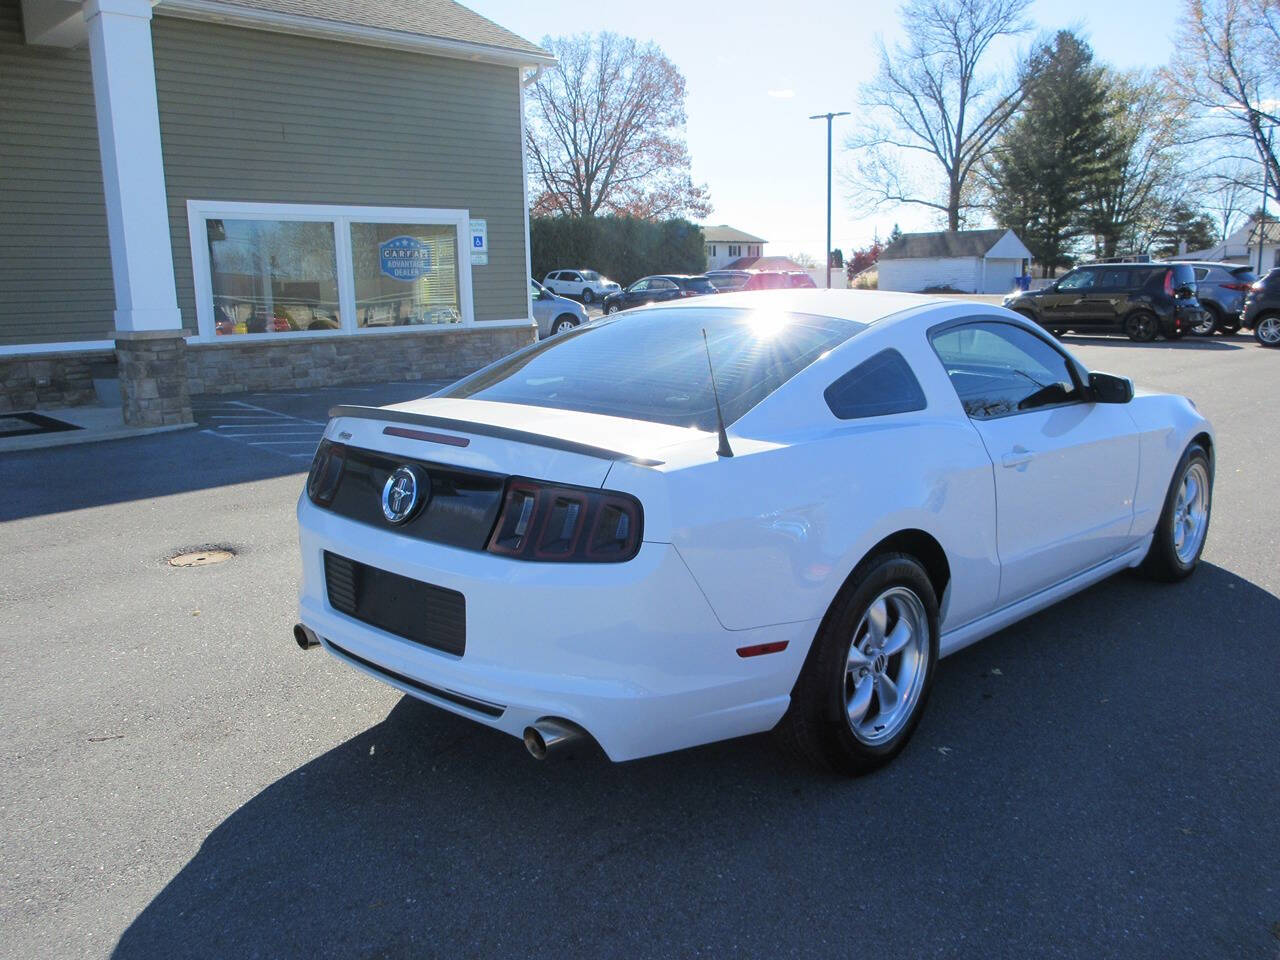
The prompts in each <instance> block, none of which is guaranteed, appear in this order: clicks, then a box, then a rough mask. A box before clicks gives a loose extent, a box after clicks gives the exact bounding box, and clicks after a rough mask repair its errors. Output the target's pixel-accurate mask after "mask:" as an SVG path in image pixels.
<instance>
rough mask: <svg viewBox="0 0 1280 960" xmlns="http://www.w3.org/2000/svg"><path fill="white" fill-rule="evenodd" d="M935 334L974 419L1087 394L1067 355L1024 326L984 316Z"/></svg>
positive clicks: (1055, 403) (954, 383) (1079, 398)
mask: <svg viewBox="0 0 1280 960" xmlns="http://www.w3.org/2000/svg"><path fill="white" fill-rule="evenodd" d="M930 340H931V341H932V343H933V349H934V351H935V352H936V353H937V354H938V358H939V359H940V360H941V361H942V365H943V366H944V367H946V369H947V376H949V377H950V378H951V385H952V386H953V387H955V389H956V394H957V395H958V396H959V397H960V403H961V404H962V405H963V406H964V411H965V413H967V414H968V415H969V416H970V417H972V418H973V419H975V420H990V419H992V418H993V417H1003V416H1007V415H1009V414H1012V413H1021V412H1025V411H1027V410H1035V409H1037V408H1039V407H1050V406H1059V405H1061V404H1066V403H1079V402H1081V401H1082V400H1083V398H1084V397H1083V392H1082V391H1081V389H1080V385H1079V384H1078V383H1077V382H1076V376H1075V373H1074V371H1073V370H1072V368H1071V364H1070V362H1069V361H1068V360H1067V358H1066V356H1064V355H1063V354H1062V353H1059V352H1058V350H1057V349H1056V348H1054V347H1052V346H1050V345H1049V344H1048V343H1047V342H1046V341H1044V340H1041V339H1040V338H1039V337H1037V336H1036V335H1035V334H1033V333H1031V332H1030V331H1028V330H1024V329H1023V328H1022V327H1018V326H1015V325H1014V324H1011V323H1000V322H997V321H985V322H984V321H979V322H976V323H967V324H965V325H963V326H960V327H951V328H949V329H946V330H942V331H939V332H938V333H935V334H934V335H933V336H931V337H930Z"/></svg>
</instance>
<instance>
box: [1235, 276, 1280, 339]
mask: <svg viewBox="0 0 1280 960" xmlns="http://www.w3.org/2000/svg"><path fill="white" fill-rule="evenodd" d="M1240 319H1241V320H1242V321H1243V322H1244V325H1245V326H1246V327H1253V335H1254V337H1255V338H1256V339H1257V341H1258V342H1259V343H1260V344H1262V345H1263V346H1264V347H1280V267H1276V268H1275V269H1274V270H1272V271H1271V272H1270V273H1268V274H1267V275H1266V276H1265V277H1263V278H1262V279H1261V280H1257V281H1255V282H1254V284H1253V286H1252V287H1250V288H1249V293H1248V295H1247V296H1246V297H1245V300H1244V311H1243V312H1242V313H1241V314H1240Z"/></svg>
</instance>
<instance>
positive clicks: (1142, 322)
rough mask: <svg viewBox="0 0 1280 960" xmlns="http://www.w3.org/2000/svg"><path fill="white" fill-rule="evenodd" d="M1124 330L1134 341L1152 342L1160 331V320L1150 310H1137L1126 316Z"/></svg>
mask: <svg viewBox="0 0 1280 960" xmlns="http://www.w3.org/2000/svg"><path fill="white" fill-rule="evenodd" d="M1124 332H1125V336H1127V337H1128V338H1129V339H1130V340H1132V341H1133V342H1134V343H1150V342H1151V341H1152V340H1154V339H1155V338H1156V334H1158V333H1159V332H1160V321H1159V320H1157V319H1156V315H1155V314H1154V313H1151V312H1150V311H1149V310H1135V311H1133V313H1131V314H1129V315H1128V316H1127V317H1125V318H1124Z"/></svg>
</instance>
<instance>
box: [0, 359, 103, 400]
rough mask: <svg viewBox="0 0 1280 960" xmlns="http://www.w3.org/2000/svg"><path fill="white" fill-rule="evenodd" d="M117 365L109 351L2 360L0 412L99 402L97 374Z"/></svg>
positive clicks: (0, 369) (0, 366) (0, 367)
mask: <svg viewBox="0 0 1280 960" xmlns="http://www.w3.org/2000/svg"><path fill="white" fill-rule="evenodd" d="M114 363H115V358H114V356H113V355H112V353H111V351H110V350H76V351H68V352H64V353H28V354H16V355H13V356H3V357H0V413H12V412H15V411H20V410H35V409H36V408H37V407H39V408H41V409H44V410H50V409H56V408H58V407H81V406H87V405H89V404H93V403H97V402H98V395H97V393H96V392H95V391H94V387H93V379H94V374H95V372H98V371H99V370H100V369H101V368H104V367H109V366H111V365H113V364H114Z"/></svg>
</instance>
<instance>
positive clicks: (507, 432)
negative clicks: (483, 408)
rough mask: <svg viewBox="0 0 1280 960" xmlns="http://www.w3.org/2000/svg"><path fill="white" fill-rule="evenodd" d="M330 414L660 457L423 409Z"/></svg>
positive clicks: (650, 463)
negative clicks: (611, 448) (431, 413)
mask: <svg viewBox="0 0 1280 960" xmlns="http://www.w3.org/2000/svg"><path fill="white" fill-rule="evenodd" d="M329 416H330V417H331V418H332V417H355V418H357V419H360V420H383V421H386V422H388V423H411V424H416V425H417V426H422V427H437V428H440V429H443V430H457V431H458V432H459V433H471V434H476V435H478V436H482V437H494V438H496V439H498V440H510V441H511V442H513V443H527V444H529V445H530V446H534V447H546V448H548V449H550V450H562V451H564V452H565V453H577V454H581V455H582V456H584V457H595V458H597V459H599V460H621V461H625V462H627V463H634V464H636V465H637V466H640V467H660V466H662V464H663V461H662V460H653V459H650V458H648V457H637V456H634V455H633V454H630V453H623V452H621V451H619V450H610V449H608V448H607V447H597V446H594V445H592V444H589V443H577V442H576V441H573V440H563V439H561V438H560V437H548V436H546V435H544V434H541V433H531V432H530V431H528V430H516V429H513V428H511V427H499V426H495V425H493V424H491V423H475V422H473V421H471V420H454V419H451V418H449V417H432V416H428V415H427V414H425V413H410V412H409V411H407V410H388V409H386V408H384V407H365V406H354V405H353V406H347V405H342V406H337V407H334V408H333V409H331V410H330V411H329Z"/></svg>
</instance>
